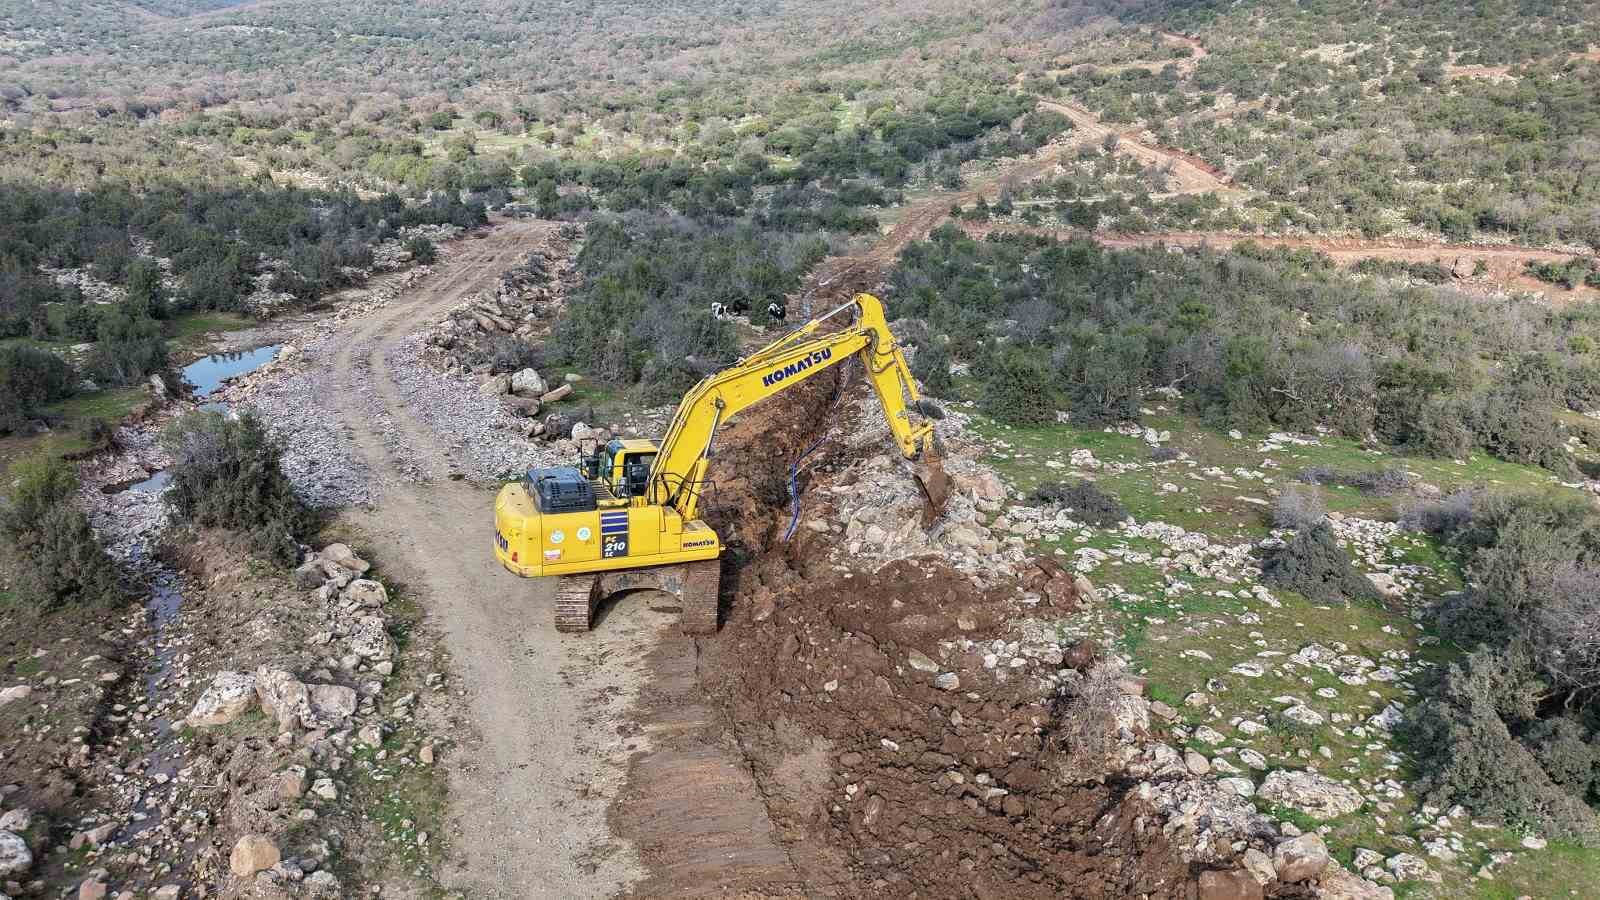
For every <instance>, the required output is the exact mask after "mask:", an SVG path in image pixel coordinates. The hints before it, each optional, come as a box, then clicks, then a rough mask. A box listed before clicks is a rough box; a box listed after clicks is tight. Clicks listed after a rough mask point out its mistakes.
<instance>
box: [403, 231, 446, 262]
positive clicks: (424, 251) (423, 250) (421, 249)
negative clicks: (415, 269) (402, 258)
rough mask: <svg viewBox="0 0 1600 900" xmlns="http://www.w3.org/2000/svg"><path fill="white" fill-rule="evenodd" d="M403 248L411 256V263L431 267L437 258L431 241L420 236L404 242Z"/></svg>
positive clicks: (436, 250)
mask: <svg viewBox="0 0 1600 900" xmlns="http://www.w3.org/2000/svg"><path fill="white" fill-rule="evenodd" d="M405 248H406V250H407V251H408V252H409V253H410V254H411V259H412V261H414V262H416V263H418V264H419V265H424V266H426V265H431V264H433V263H434V262H435V261H436V260H438V258H439V250H438V248H436V247H434V246H433V241H430V240H428V239H427V238H425V237H423V236H422V235H420V234H419V235H417V236H416V237H413V238H412V239H411V240H409V241H406V243H405Z"/></svg>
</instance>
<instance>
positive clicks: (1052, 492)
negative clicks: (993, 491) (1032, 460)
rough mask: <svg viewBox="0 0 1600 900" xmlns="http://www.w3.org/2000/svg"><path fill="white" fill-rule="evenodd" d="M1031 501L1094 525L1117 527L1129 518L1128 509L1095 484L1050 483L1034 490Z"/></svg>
mask: <svg viewBox="0 0 1600 900" xmlns="http://www.w3.org/2000/svg"><path fill="white" fill-rule="evenodd" d="M1028 502H1030V503H1037V504H1041V505H1049V506H1060V507H1062V508H1063V509H1065V510H1067V511H1068V512H1070V513H1072V514H1073V518H1076V519H1080V520H1082V521H1084V522H1088V523H1089V524H1090V525H1100V526H1102V527H1103V526H1107V525H1115V524H1117V523H1118V522H1122V521H1125V520H1126V519H1127V518H1128V508H1127V507H1125V506H1123V505H1122V503H1121V501H1119V500H1117V498H1116V497H1113V496H1112V495H1110V494H1108V493H1106V492H1105V491H1103V490H1101V489H1100V487H1099V486H1098V485H1096V484H1094V483H1093V482H1088V481H1073V482H1061V481H1056V482H1047V483H1045V484H1041V485H1039V486H1038V487H1037V488H1034V490H1033V493H1031V494H1029V495H1028Z"/></svg>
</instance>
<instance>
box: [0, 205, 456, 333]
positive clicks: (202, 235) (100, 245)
mask: <svg viewBox="0 0 1600 900" xmlns="http://www.w3.org/2000/svg"><path fill="white" fill-rule="evenodd" d="M484 220H485V218H484V211H483V209H482V207H481V206H471V205H468V204H464V203H462V202H461V201H460V200H458V199H456V198H454V197H449V196H440V197H438V198H436V199H433V200H431V201H429V202H426V203H422V204H418V205H409V206H408V205H407V204H405V203H403V202H402V201H401V200H400V198H399V197H396V196H394V195H388V196H385V197H382V198H380V199H375V200H364V199H359V198H357V197H355V196H354V195H350V194H319V193H313V192H307V191H299V190H294V189H286V190H280V189H276V188H268V189H262V188H254V187H244V186H240V187H233V188H211V187H195V186H186V185H178V184H163V185H160V186H157V187H154V188H151V189H147V190H142V191H134V190H132V189H130V188H129V187H127V186H125V185H120V184H115V183H105V184H101V185H98V186H96V187H94V188H93V189H90V190H87V191H83V192H77V193H69V192H65V191H61V190H57V189H53V188H49V187H45V186H42V185H37V184H31V183H11V184H6V185H4V186H3V187H0V273H3V274H0V336H13V335H19V334H25V333H28V332H29V331H30V330H31V331H34V332H35V335H34V336H35V337H41V338H42V337H60V338H63V339H66V338H73V337H78V338H82V337H84V336H85V334H71V333H68V332H67V331H65V330H63V328H62V326H59V325H52V324H51V323H50V320H49V318H48V316H47V312H46V309H45V307H46V306H47V305H48V304H51V303H63V304H67V305H69V306H72V305H76V304H77V303H78V302H79V300H80V298H78V297H76V296H74V294H73V292H72V291H71V290H69V289H64V288H60V287H58V286H56V285H54V284H52V283H51V282H50V281H49V279H47V278H45V277H43V276H42V275H41V274H39V272H38V269H39V267H40V266H52V267H58V268H87V269H88V270H89V271H90V272H91V273H92V274H93V275H95V276H96V277H97V278H99V279H101V280H103V281H106V282H108V283H110V284H112V285H117V286H123V287H126V288H128V290H129V306H128V309H127V310H126V311H127V312H129V313H130V314H132V315H134V317H135V318H160V317H162V316H163V315H164V314H165V312H166V310H168V309H169V308H171V309H179V310H197V309H199V310H235V311H242V310H244V309H245V301H246V298H247V297H248V296H249V294H250V293H251V292H252V291H253V290H254V289H255V286H254V283H253V279H254V278H255V276H257V275H259V274H263V272H264V271H268V269H267V262H266V261H280V262H281V264H280V265H277V266H276V267H275V268H272V269H270V271H273V273H274V282H275V284H274V287H275V288H276V289H279V290H286V291H288V292H290V293H293V294H295V295H296V296H297V297H300V298H302V299H310V298H311V297H314V296H316V295H317V294H318V293H320V292H322V291H326V290H329V289H331V288H335V287H338V286H341V285H343V284H346V283H348V282H349V279H350V278H351V277H352V276H351V274H350V273H349V271H348V270H351V269H359V268H363V267H365V266H367V265H370V263H371V251H372V247H373V245H374V244H376V243H378V242H380V241H383V240H387V239H389V238H392V237H394V236H395V235H396V233H397V229H399V228H400V227H402V226H405V225H413V224H423V223H446V222H448V223H453V224H457V225H462V226H468V227H470V226H474V225H479V224H482V223H483V222H484ZM152 256H154V257H162V258H166V259H168V260H170V263H171V276H172V278H173V279H174V280H175V281H176V284H177V286H176V289H175V290H174V291H172V294H171V296H170V297H168V296H166V288H165V287H164V286H163V276H162V273H161V272H160V270H159V269H157V268H156V267H155V266H154V264H153V263H152V262H151V261H150V257H152ZM40 323H44V324H43V325H42V326H41V324H40ZM75 327H77V328H78V330H79V331H81V332H84V333H87V332H88V331H89V330H90V329H89V327H88V326H86V325H80V326H75ZM41 328H42V329H43V330H44V331H46V332H47V333H46V334H39V333H37V332H38V331H39V330H41Z"/></svg>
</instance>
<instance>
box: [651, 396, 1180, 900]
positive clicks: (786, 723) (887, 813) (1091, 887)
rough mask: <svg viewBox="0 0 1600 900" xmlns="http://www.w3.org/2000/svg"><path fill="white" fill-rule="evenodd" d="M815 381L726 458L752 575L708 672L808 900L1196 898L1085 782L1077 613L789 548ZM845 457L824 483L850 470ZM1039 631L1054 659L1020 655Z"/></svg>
mask: <svg viewBox="0 0 1600 900" xmlns="http://www.w3.org/2000/svg"><path fill="white" fill-rule="evenodd" d="M816 381H817V383H816V384H812V385H807V386H806V388H805V389H803V390H800V391H797V392H794V393H793V394H791V395H788V396H786V397H784V398H783V400H782V401H781V402H774V404H772V405H771V406H770V407H762V408H759V409H757V410H752V411H751V413H750V414H747V415H746V416H745V417H744V418H742V419H741V420H740V421H739V422H737V423H735V426H734V428H733V429H732V432H733V433H731V434H730V435H728V436H727V437H726V438H725V439H724V440H723V441H722V444H721V451H720V453H719V458H718V459H717V462H716V478H717V481H718V489H717V491H716V493H715V495H714V499H713V501H712V502H711V503H709V504H708V519H710V520H711V522H712V524H713V525H714V526H715V527H716V528H718V529H719V531H720V532H721V533H723V534H725V535H729V536H730V538H731V539H730V545H732V546H733V547H734V554H733V556H734V558H733V559H732V560H731V561H730V563H729V565H728V575H727V577H726V578H725V584H727V585H728V587H727V588H726V589H725V601H726V602H727V603H728V610H727V615H726V623H725V625H724V628H723V632H722V633H721V635H719V636H718V637H716V638H715V639H711V640H705V641H702V642H701V644H700V648H699V653H700V656H699V660H698V678H699V683H700V685H701V687H702V688H703V689H704V690H705V691H706V693H707V694H708V695H709V696H710V697H711V698H712V699H713V703H714V705H715V706H717V707H718V708H719V709H720V711H721V714H722V715H721V727H720V728H719V729H717V730H718V732H720V738H721V740H722V741H723V742H725V743H726V742H728V741H729V740H731V742H732V743H733V744H734V745H736V746H737V748H738V750H739V752H740V753H741V754H742V756H743V758H744V759H745V761H746V762H747V763H748V764H749V767H750V772H751V774H752V775H753V776H754V779H755V784H756V786H757V787H758V788H759V794H760V796H761V797H762V798H763V800H764V801H765V805H766V808H767V812H768V815H769V816H770V818H771V821H772V824H773V826H774V827H775V829H776V833H777V836H778V839H779V840H780V841H781V842H782V843H783V845H784V846H785V848H786V850H787V852H788V854H789V858H790V861H791V862H792V863H793V865H794V867H795V869H796V870H798V873H799V875H800V877H801V878H802V879H803V880H804V882H805V884H806V885H807V890H808V892H809V893H812V894H823V895H838V896H856V895H861V894H865V893H868V892H871V891H877V890H884V889H888V890H891V891H894V892H896V893H906V892H910V891H916V892H918V893H920V894H923V895H927V896H979V897H984V896H995V897H999V896H1008V897H1013V896H1062V895H1066V896H1074V897H1102V896H1103V897H1113V896H1114V897H1124V896H1132V895H1147V896H1153V897H1163V896H1185V897H1186V896H1188V895H1189V893H1190V891H1191V890H1192V884H1193V878H1192V877H1191V875H1190V872H1189V868H1188V866H1187V865H1186V864H1185V863H1184V862H1183V861H1182V860H1181V859H1180V858H1179V856H1178V854H1177V853H1176V852H1175V851H1174V850H1172V849H1171V848H1169V847H1168V846H1167V844H1166V842H1165V839H1164V837H1163V836H1162V833H1161V831H1160V830H1159V829H1157V828H1150V829H1144V828H1143V825H1142V819H1141V816H1142V815H1144V814H1145V812H1146V810H1145V809H1144V808H1143V806H1142V805H1141V804H1140V803H1138V802H1137V801H1134V800H1132V799H1131V798H1130V797H1129V795H1128V791H1129V790H1130V788H1131V784H1125V783H1110V784H1104V783H1095V782H1094V781H1093V780H1092V779H1091V778H1088V777H1086V776H1074V775H1073V773H1072V772H1070V771H1068V766H1067V758H1068V750H1069V749H1070V748H1068V747H1066V746H1065V741H1064V740H1063V739H1062V738H1060V737H1059V736H1058V735H1057V733H1056V732H1057V725H1058V724H1059V722H1060V720H1061V716H1062V714H1063V713H1062V711H1061V710H1060V709H1059V708H1058V706H1059V700H1058V697H1059V696H1060V694H1061V691H1060V690H1059V688H1060V686H1061V685H1062V684H1063V683H1064V682H1065V681H1069V680H1072V679H1074V678H1076V677H1077V673H1076V672H1075V671H1073V670H1071V669H1069V668H1064V667H1065V666H1067V665H1068V664H1069V663H1070V662H1071V660H1068V659H1067V658H1066V657H1067V656H1068V654H1065V653H1063V652H1062V648H1060V647H1059V646H1058V645H1057V644H1055V643H1054V641H1053V640H1052V639H1051V638H1050V636H1049V633H1048V632H1049V629H1048V624H1047V621H1046V622H1044V623H1043V624H1039V622H1040V620H1039V616H1041V615H1042V616H1044V617H1045V619H1046V620H1048V618H1049V617H1050V616H1060V615H1066V614H1070V606H1071V604H1063V605H1062V606H1047V607H1046V608H1043V609H1036V610H1028V611H1026V612H1025V611H1023V609H1022V608H1021V606H1020V597H1021V595H1022V590H1021V589H1020V587H1019V586H1018V585H1013V584H1010V583H1009V582H1005V583H1003V584H1002V586H999V587H991V588H987V589H985V588H980V587H978V586H976V584H975V582H974V580H973V579H971V578H969V577H968V576H967V575H965V574H963V573H961V572H959V571H956V570H955V569H952V568H950V567H948V566H946V565H943V564H941V563H939V562H938V561H937V560H934V559H923V560H916V561H909V560H902V561H899V562H895V563H892V564H890V565H888V566H886V567H884V568H882V569H880V570H878V571H877V572H875V573H872V574H862V573H856V572H848V571H845V572H841V571H838V570H837V569H836V568H835V566H834V565H833V564H832V563H830V562H829V561H828V560H829V552H830V550H832V549H833V544H834V543H835V542H836V540H837V539H836V538H835V537H833V536H832V535H828V534H821V533H818V532H815V531H812V530H810V529H807V528H800V529H799V530H797V531H796V532H795V535H794V537H793V539H792V540H791V541H790V542H787V543H785V542H784V541H783V540H782V536H783V533H784V531H786V530H787V526H788V524H789V520H790V514H789V506H788V502H787V496H786V490H784V488H785V485H786V483H787V472H788V466H789V465H790V463H791V461H792V460H794V459H795V458H796V457H797V456H798V455H799V454H800V453H801V452H802V451H803V450H805V449H806V448H807V447H810V446H811V445H812V444H813V443H814V442H815V441H816V440H817V439H818V438H819V437H821V436H822V434H823V432H824V430H825V429H826V427H827V424H828V422H829V420H830V416H829V410H830V409H831V408H832V407H833V404H834V390H835V384H836V380H835V378H833V377H832V376H831V375H830V377H828V378H819V379H816ZM833 449H837V448H833ZM829 450H830V448H829V447H824V448H823V451H822V452H821V453H819V454H818V456H819V457H822V458H820V459H817V460H816V461H815V463H814V466H813V468H812V469H810V471H811V472H813V473H827V472H829V471H830V470H833V469H835V468H836V466H834V465H832V463H837V462H838V461H837V460H830V459H829V458H827V454H828V453H829ZM811 477H815V478H817V479H818V480H819V481H822V480H825V479H826V478H827V475H826V474H815V475H813V476H811ZM802 486H803V487H808V488H809V489H819V488H820V485H812V486H805V485H802ZM1023 618H1030V619H1031V620H1032V621H1034V622H1035V623H1036V627H1035V628H1034V631H1035V633H1036V634H1038V635H1040V637H1039V639H1037V640H1034V641H1031V642H1030V641H1029V640H1027V639H1026V638H1022V639H1020V640H1019V637H1018V634H1017V630H1016V623H1017V621H1018V620H1020V619H1023ZM1076 661H1077V662H1080V663H1082V662H1084V661H1085V660H1084V659H1079V660H1076ZM708 737H709V736H708ZM638 774H641V773H638V772H637V771H636V772H635V775H638Z"/></svg>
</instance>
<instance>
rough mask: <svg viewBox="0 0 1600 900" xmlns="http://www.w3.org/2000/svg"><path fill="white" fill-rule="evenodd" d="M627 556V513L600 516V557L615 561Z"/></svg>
mask: <svg viewBox="0 0 1600 900" xmlns="http://www.w3.org/2000/svg"><path fill="white" fill-rule="evenodd" d="M627 555H628V511H627V510H618V511H616V512H603V513H601V514H600V556H601V558H603V559H615V558H616V557H618V556H627Z"/></svg>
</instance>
